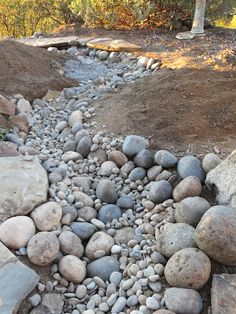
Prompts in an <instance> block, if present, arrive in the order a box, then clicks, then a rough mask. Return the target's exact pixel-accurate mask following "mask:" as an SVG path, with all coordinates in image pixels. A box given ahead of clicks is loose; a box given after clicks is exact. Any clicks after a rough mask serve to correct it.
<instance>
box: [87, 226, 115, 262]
mask: <svg viewBox="0 0 236 314" xmlns="http://www.w3.org/2000/svg"><path fill="white" fill-rule="evenodd" d="M113 244H114V240H113V238H112V237H111V236H109V235H108V234H106V233H105V232H103V231H98V232H96V233H94V235H93V236H92V237H91V238H90V239H89V242H88V244H87V245H86V248H85V255H86V257H87V258H88V259H90V260H94V259H95V254H96V252H97V251H99V250H104V252H105V255H109V253H110V252H111V248H112V246H113Z"/></svg>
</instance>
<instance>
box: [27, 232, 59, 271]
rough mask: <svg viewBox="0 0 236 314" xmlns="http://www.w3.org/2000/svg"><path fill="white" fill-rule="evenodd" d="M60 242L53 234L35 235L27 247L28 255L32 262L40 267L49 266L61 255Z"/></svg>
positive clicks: (41, 233) (40, 233)
mask: <svg viewBox="0 0 236 314" xmlns="http://www.w3.org/2000/svg"><path fill="white" fill-rule="evenodd" d="M59 248H60V245H59V241H58V239H57V237H56V235H55V234H54V233H52V232H47V231H44V232H39V233H37V234H35V235H34V236H33V237H32V238H31V239H30V241H29V242H28V245H27V254H28V257H29V259H30V261H31V262H32V263H33V264H35V265H39V266H45V265H49V264H50V263H51V262H52V261H53V260H54V259H55V258H56V257H57V255H58V253H59Z"/></svg>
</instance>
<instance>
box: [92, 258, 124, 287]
mask: <svg viewBox="0 0 236 314" xmlns="http://www.w3.org/2000/svg"><path fill="white" fill-rule="evenodd" d="M119 270H120V264H119V262H118V261H117V259H116V258H114V257H112V256H104V257H102V258H99V259H97V260H95V261H93V262H91V263H89V264H88V266H87V272H88V276H89V277H91V278H93V277H95V276H98V277H100V278H102V279H103V280H104V281H106V280H108V279H109V277H110V275H111V274H112V273H113V272H118V271H119Z"/></svg>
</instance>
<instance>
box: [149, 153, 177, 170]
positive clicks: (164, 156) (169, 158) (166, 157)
mask: <svg viewBox="0 0 236 314" xmlns="http://www.w3.org/2000/svg"><path fill="white" fill-rule="evenodd" d="M154 159H155V162H156V163H157V164H158V165H160V166H162V167H164V168H172V167H174V166H176V164H177V162H178V159H177V158H176V157H175V156H174V155H173V154H171V153H170V152H169V151H168V150H159V151H157V152H156V154H155V156H154Z"/></svg>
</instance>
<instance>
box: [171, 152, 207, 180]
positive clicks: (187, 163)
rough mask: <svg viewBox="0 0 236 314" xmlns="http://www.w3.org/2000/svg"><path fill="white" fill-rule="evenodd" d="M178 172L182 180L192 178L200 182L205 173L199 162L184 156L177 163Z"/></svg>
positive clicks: (192, 157) (194, 158)
mask: <svg viewBox="0 0 236 314" xmlns="http://www.w3.org/2000/svg"><path fill="white" fill-rule="evenodd" d="M177 168H178V172H179V175H180V177H181V178H182V179H184V178H186V177H189V176H194V177H197V178H198V179H199V180H200V181H201V182H202V181H203V180H204V179H205V173H204V170H203V169H202V166H201V162H200V160H199V159H197V158H196V157H194V156H191V155H189V156H184V157H182V158H181V159H180V160H179V162H178V167H177Z"/></svg>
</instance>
